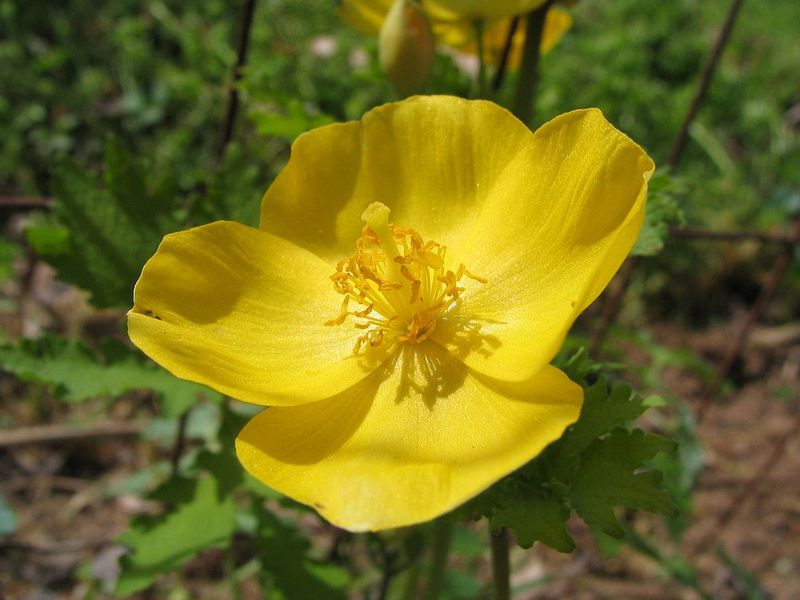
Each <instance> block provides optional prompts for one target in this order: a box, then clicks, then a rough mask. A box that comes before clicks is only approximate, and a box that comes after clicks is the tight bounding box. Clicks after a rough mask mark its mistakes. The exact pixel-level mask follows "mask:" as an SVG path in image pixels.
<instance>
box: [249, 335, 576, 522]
mask: <svg viewBox="0 0 800 600" xmlns="http://www.w3.org/2000/svg"><path fill="white" fill-rule="evenodd" d="M582 397H583V393H582V390H581V388H580V387H579V386H577V385H575V384H574V383H572V382H571V381H570V380H569V379H567V377H566V376H565V375H564V374H563V373H561V372H560V371H558V370H557V369H554V368H552V367H547V368H546V369H544V370H543V371H542V372H541V373H540V374H539V375H537V377H535V378H534V379H532V380H531V381H528V382H525V384H516V385H515V384H506V383H500V382H496V381H492V380H489V379H485V378H484V379H481V378H479V377H476V376H475V375H474V374H473V373H471V372H470V371H469V370H468V369H466V368H465V367H464V366H463V365H462V364H460V363H459V362H458V361H456V360H454V359H453V358H452V357H450V356H448V354H447V353H446V352H444V351H443V350H442V349H440V348H438V347H437V346H436V345H434V344H420V345H417V346H413V347H412V346H407V347H406V350H405V351H404V352H403V353H401V355H400V357H399V358H398V359H397V360H396V361H395V362H394V363H393V364H392V365H389V366H388V367H387V369H386V370H383V369H379V370H377V371H376V372H375V373H374V374H373V375H372V376H371V377H370V378H369V379H367V380H364V381H363V382H362V383H361V384H359V385H357V386H355V387H353V388H351V389H349V390H347V391H346V392H344V393H342V394H339V395H337V396H334V397H332V398H330V399H328V400H323V401H321V402H317V403H314V404H307V405H304V406H298V407H287V408H273V409H268V410H265V411H264V412H262V413H261V414H260V415H258V416H257V417H255V418H254V419H253V420H252V421H251V422H250V423H249V424H248V425H247V426H246V427H245V429H244V430H243V431H242V433H241V434H240V435H239V439H238V441H237V453H238V455H239V459H240V460H241V461H242V464H243V465H244V466H245V467H246V468H247V470H248V471H250V473H252V474H253V475H254V476H255V477H257V478H259V479H261V480H262V481H264V482H265V483H267V485H269V486H271V487H273V488H275V489H276V490H278V491H280V492H283V493H284V494H286V495H288V496H290V497H292V498H294V499H295V500H298V501H300V502H303V503H305V504H308V505H311V506H313V507H315V508H316V509H317V510H318V511H319V512H320V514H322V515H323V516H324V517H325V518H326V519H328V520H329V521H330V522H332V523H334V524H335V525H338V526H340V527H344V528H345V529H349V530H351V531H366V530H376V529H386V528H390V527H401V526H404V525H410V524H413V523H419V522H421V521H426V520H428V519H432V518H434V517H436V516H438V515H440V514H442V513H444V512H447V511H448V510H450V509H452V508H455V507H456V506H458V505H459V504H461V503H462V502H464V501H465V500H467V499H469V498H471V497H472V496H474V495H475V494H477V493H478V492H480V491H481V490H483V489H484V488H486V487H488V486H489V485H490V484H491V483H493V482H494V481H496V480H497V479H499V478H500V477H502V476H503V475H506V474H507V473H509V472H511V471H513V470H515V469H516V468H518V467H520V466H521V465H523V464H524V463H526V462H527V461H528V460H529V459H530V457H531V456H535V455H536V454H538V453H539V452H541V450H543V449H544V447H545V446H546V445H547V444H549V443H550V442H552V441H554V440H555V439H557V438H558V437H559V436H560V435H561V434H562V432H563V431H564V429H565V428H566V427H567V426H568V425H570V424H571V423H572V422H574V421H575V420H576V419H577V417H578V413H579V412H580V404H581V399H582Z"/></svg>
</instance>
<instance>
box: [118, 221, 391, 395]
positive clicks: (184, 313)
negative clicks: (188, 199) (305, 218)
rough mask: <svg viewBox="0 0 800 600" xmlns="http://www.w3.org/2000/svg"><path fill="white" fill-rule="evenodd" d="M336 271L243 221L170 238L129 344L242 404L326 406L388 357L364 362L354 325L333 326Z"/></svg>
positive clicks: (137, 299) (147, 274) (143, 292)
mask: <svg viewBox="0 0 800 600" xmlns="http://www.w3.org/2000/svg"><path fill="white" fill-rule="evenodd" d="M332 272H333V268H332V267H331V266H330V265H329V264H327V263H325V262H324V261H322V260H321V259H320V258H318V257H316V256H314V255H313V254H311V253H309V252H307V251H305V250H303V249H301V248H298V247H297V246H294V245H293V244H291V243H289V242H286V241H285V240H281V239H278V238H276V237H275V236H272V235H270V234H268V233H265V232H263V231H259V230H257V229H252V228H250V227H246V226H244V225H240V224H238V223H231V222H224V221H219V222H216V223H212V224H210V225H205V226H203V227H197V228H194V229H190V230H188V231H183V232H180V233H174V234H172V235H168V236H166V237H165V238H164V240H163V241H162V243H161V245H160V246H159V248H158V251H157V252H156V254H155V255H154V256H153V257H152V258H151V259H150V260H149V261H148V262H147V264H146V265H145V267H144V270H143V271H142V275H141V278H140V279H139V281H138V283H137V284H136V288H135V291H134V307H133V309H132V310H131V311H130V312H129V313H128V333H129V335H130V338H131V340H133V342H134V343H135V344H136V345H137V346H138V347H139V348H141V349H142V350H143V351H144V352H145V353H146V354H147V355H148V356H150V357H151V358H152V359H153V360H155V361H156V362H157V363H159V364H160V365H162V366H164V367H165V368H166V369H168V370H169V371H171V372H172V373H174V374H175V375H177V376H178V377H181V378H184V379H190V380H192V381H197V382H200V383H203V384H206V385H209V386H211V387H213V388H215V389H217V390H219V391H221V392H223V393H224V394H228V395H230V396H233V397H234V398H238V399H240V400H245V401H248V402H255V403H258V404H270V405H291V404H301V403H304V402H313V401H315V400H319V399H321V398H327V397H329V396H331V395H332V394H335V393H337V392H338V391H341V390H344V389H346V388H348V387H350V386H352V385H353V384H355V383H357V382H358V381H359V380H361V379H362V378H363V377H364V376H365V375H366V374H367V373H369V372H370V371H371V370H372V369H374V367H375V365H376V362H377V361H380V360H382V359H383V358H384V356H383V355H382V354H381V353H380V349H378V350H375V349H371V350H370V352H371V353H370V354H369V355H362V356H360V357H359V358H356V357H354V356H353V354H352V348H353V343H354V341H355V336H354V332H353V329H352V327H345V326H341V327H326V326H325V325H324V321H325V320H326V319H330V318H334V317H336V316H337V310H338V306H339V304H340V302H341V300H340V298H341V297H340V296H339V295H338V294H336V293H335V291H334V290H333V284H332V282H331V281H330V279H329V276H330V275H331V273H332Z"/></svg>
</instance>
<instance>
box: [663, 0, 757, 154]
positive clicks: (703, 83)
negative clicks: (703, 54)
mask: <svg viewBox="0 0 800 600" xmlns="http://www.w3.org/2000/svg"><path fill="white" fill-rule="evenodd" d="M743 1H744V0H733V2H731V4H730V8H729V9H728V14H727V15H726V17H725V21H724V22H723V23H722V27H720V30H719V33H718V34H717V39H716V40H715V41H714V45H713V46H712V48H711V54H709V56H708V60H707V61H706V64H705V67H703V74H702V75H701V76H700V83H699V84H698V86H697V89H696V90H695V92H694V97H693V98H692V103H691V104H690V105H689V109H688V110H687V111H686V115H685V116H684V117H683V123H681V127H680V129H679V130H678V135H677V136H676V137H675V142H674V143H673V144H672V150H670V153H669V158H668V159H667V164H668V165H670V166H672V167H674V166H676V165H677V164H678V162H680V159H681V155H682V154H683V149H684V147H685V146H686V140H687V138H688V136H689V127H690V126H691V124H692V121H694V118H695V117H696V116H697V112H698V111H699V110H700V106H701V105H702V104H703V100H704V99H705V97H706V92H708V88H709V86H710V85H711V80H712V79H713V77H714V72H715V71H716V70H717V65H718V64H719V59H720V56H722V51H723V49H724V48H725V45H726V44H727V43H728V40H729V39H730V36H731V32H732V31H733V25H734V24H735V23H736V17H737V15H738V14H739V9H740V8H741V7H742V2H743Z"/></svg>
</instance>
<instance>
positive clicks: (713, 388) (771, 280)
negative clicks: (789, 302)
mask: <svg viewBox="0 0 800 600" xmlns="http://www.w3.org/2000/svg"><path fill="white" fill-rule="evenodd" d="M789 239H790V241H791V242H792V243H791V244H787V245H786V246H784V248H783V251H782V252H781V254H780V256H778V258H777V259H776V260H775V263H774V264H773V265H772V269H771V270H770V272H769V274H768V275H767V278H766V280H765V281H764V285H763V286H762V287H761V291H760V292H759V294H758V297H757V298H756V300H755V302H753V305H752V306H751V307H750V310H749V311H748V313H747V316H746V317H745V319H744V322H743V323H742V325H741V327H740V328H739V331H738V332H737V333H736V336H735V337H734V338H733V343H732V344H731V345H730V346H728V350H727V351H726V352H725V355H724V356H723V357H722V360H721V361H720V362H719V365H718V366H717V369H716V371H715V373H714V378H713V379H712V380H711V381H710V382H709V383H708V385H707V386H706V387H705V388H704V389H703V393H702V395H701V396H700V400H699V402H698V406H697V412H696V417H697V422H698V423H700V422H701V421H702V420H703V417H705V415H706V413H707V411H708V409H709V407H710V406H711V404H712V400H713V398H714V397H715V395H716V394H717V392H718V391H719V388H720V385H721V384H722V382H723V381H724V380H725V378H726V377H727V376H728V374H729V373H730V371H731V368H732V367H733V363H734V362H735V361H736V358H737V357H738V356H739V354H741V352H742V349H743V348H744V345H745V343H746V342H747V338H748V336H749V335H750V330H751V329H752V328H753V325H755V324H756V322H758V320H759V318H761V314H762V313H763V312H764V309H765V308H766V307H767V304H769V302H770V301H771V300H772V298H773V296H774V295H775V292H776V290H777V289H778V286H779V285H780V283H781V281H782V280H783V277H784V275H786V271H787V270H788V269H789V265H791V263H792V258H793V256H794V246H795V245H797V244H800V217H797V218H795V221H794V223H793V224H792V230H791V233H790V234H789Z"/></svg>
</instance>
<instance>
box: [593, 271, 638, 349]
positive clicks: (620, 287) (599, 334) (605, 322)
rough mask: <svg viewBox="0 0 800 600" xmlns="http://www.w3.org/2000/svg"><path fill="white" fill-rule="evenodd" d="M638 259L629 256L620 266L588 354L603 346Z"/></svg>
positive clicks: (620, 306)
mask: <svg viewBox="0 0 800 600" xmlns="http://www.w3.org/2000/svg"><path fill="white" fill-rule="evenodd" d="M639 260H640V257H638V256H631V257H629V258H628V260H627V261H625V263H624V264H623V265H622V268H621V269H620V272H619V274H618V275H617V277H616V281H615V282H614V284H613V286H614V287H613V288H612V290H611V292H610V295H609V296H608V298H607V299H606V301H605V304H603V311H602V313H601V314H600V318H599V322H598V324H597V329H595V331H594V334H593V335H592V340H591V342H590V343H589V354H590V355H595V354H597V352H598V351H599V350H600V346H602V345H603V341H604V340H605V339H606V336H607V335H608V330H609V329H610V328H611V324H612V323H613V322H614V321H615V320H616V318H617V315H618V314H619V311H620V309H621V308H622V301H623V300H624V299H625V292H627V291H628V286H629V285H630V283H631V279H632V278H633V272H634V271H635V270H636V265H638V264H639Z"/></svg>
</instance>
